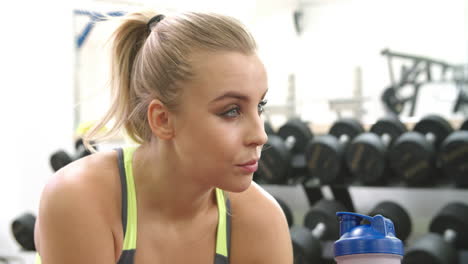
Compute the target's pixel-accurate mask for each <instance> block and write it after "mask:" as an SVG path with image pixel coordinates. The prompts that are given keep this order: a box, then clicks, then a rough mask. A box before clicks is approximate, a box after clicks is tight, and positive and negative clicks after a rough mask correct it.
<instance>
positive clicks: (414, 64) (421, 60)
mask: <svg viewBox="0 0 468 264" xmlns="http://www.w3.org/2000/svg"><path fill="white" fill-rule="evenodd" d="M381 54H382V55H384V56H386V57H387V59H388V70H389V75H390V85H389V86H387V87H386V88H385V90H384V92H383V94H382V97H381V99H382V102H383V104H384V106H385V107H386V109H387V110H389V111H390V112H391V113H393V114H396V115H400V114H401V112H402V111H403V110H404V108H405V106H407V105H409V107H410V110H409V116H414V113H415V110H416V104H417V98H418V95H419V91H420V89H421V87H422V86H424V85H425V84H429V83H433V82H445V83H453V84H454V85H455V87H456V89H457V90H458V97H457V100H456V101H455V103H454V107H453V112H454V113H455V112H458V111H460V110H462V107H466V105H467V104H468V98H467V95H466V92H465V90H466V83H467V82H466V80H467V76H466V70H465V66H464V65H463V64H461V65H457V64H449V63H447V62H445V61H442V60H436V59H432V58H428V57H423V56H416V55H412V54H405V53H400V52H394V51H391V50H389V49H384V50H382V52H381ZM394 59H400V60H402V61H406V62H408V63H406V65H405V64H403V65H402V67H401V72H400V75H399V79H398V80H396V78H395V76H394V70H393V65H392V64H393V61H394ZM434 68H439V72H440V75H439V76H436V75H435V74H434V71H433V69H434ZM448 74H450V75H449V78H448V77H447V75H448ZM403 88H407V89H403ZM408 88H412V89H410V90H408Z"/></svg>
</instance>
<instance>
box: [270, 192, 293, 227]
mask: <svg viewBox="0 0 468 264" xmlns="http://www.w3.org/2000/svg"><path fill="white" fill-rule="evenodd" d="M274 198H275V200H276V201H277V202H278V204H279V205H280V207H281V209H282V210H283V212H284V215H285V216H286V220H287V221H288V226H289V227H291V226H292V225H293V223H294V222H293V221H294V219H293V214H292V211H291V209H290V208H289V206H288V205H287V204H286V202H284V201H283V200H282V199H280V198H278V197H274Z"/></svg>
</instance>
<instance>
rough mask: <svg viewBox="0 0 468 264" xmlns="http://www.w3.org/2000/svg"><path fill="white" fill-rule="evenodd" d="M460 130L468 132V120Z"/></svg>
mask: <svg viewBox="0 0 468 264" xmlns="http://www.w3.org/2000/svg"><path fill="white" fill-rule="evenodd" d="M460 130H468V119H467V120H465V122H463V124H462V125H461V126H460Z"/></svg>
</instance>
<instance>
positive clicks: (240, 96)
mask: <svg viewBox="0 0 468 264" xmlns="http://www.w3.org/2000/svg"><path fill="white" fill-rule="evenodd" d="M267 92H268V89H266V90H265V93H263V95H262V99H263V98H265V95H266V93H267ZM226 98H235V99H239V100H242V101H248V100H249V97H248V96H246V95H244V94H241V93H239V92H235V91H228V92H226V93H224V94H222V95H221V96H218V97H216V98H215V99H213V100H212V101H211V103H214V102H217V101H221V100H224V99H226Z"/></svg>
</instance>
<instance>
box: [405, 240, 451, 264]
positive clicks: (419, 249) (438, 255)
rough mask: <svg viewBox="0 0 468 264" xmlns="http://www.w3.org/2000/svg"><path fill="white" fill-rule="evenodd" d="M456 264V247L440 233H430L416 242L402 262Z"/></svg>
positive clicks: (406, 263)
mask: <svg viewBox="0 0 468 264" xmlns="http://www.w3.org/2000/svg"><path fill="white" fill-rule="evenodd" d="M422 263H424V264H456V263H458V256H457V252H456V251H455V249H454V248H453V247H452V246H451V245H450V244H448V243H447V242H445V241H444V240H443V238H442V237H441V236H440V235H439V234H433V233H429V234H426V235H424V236H422V237H421V238H419V239H418V240H416V242H414V244H413V245H412V246H411V247H410V248H409V249H408V250H407V251H406V253H405V255H404V256H403V261H402V264H422Z"/></svg>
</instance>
